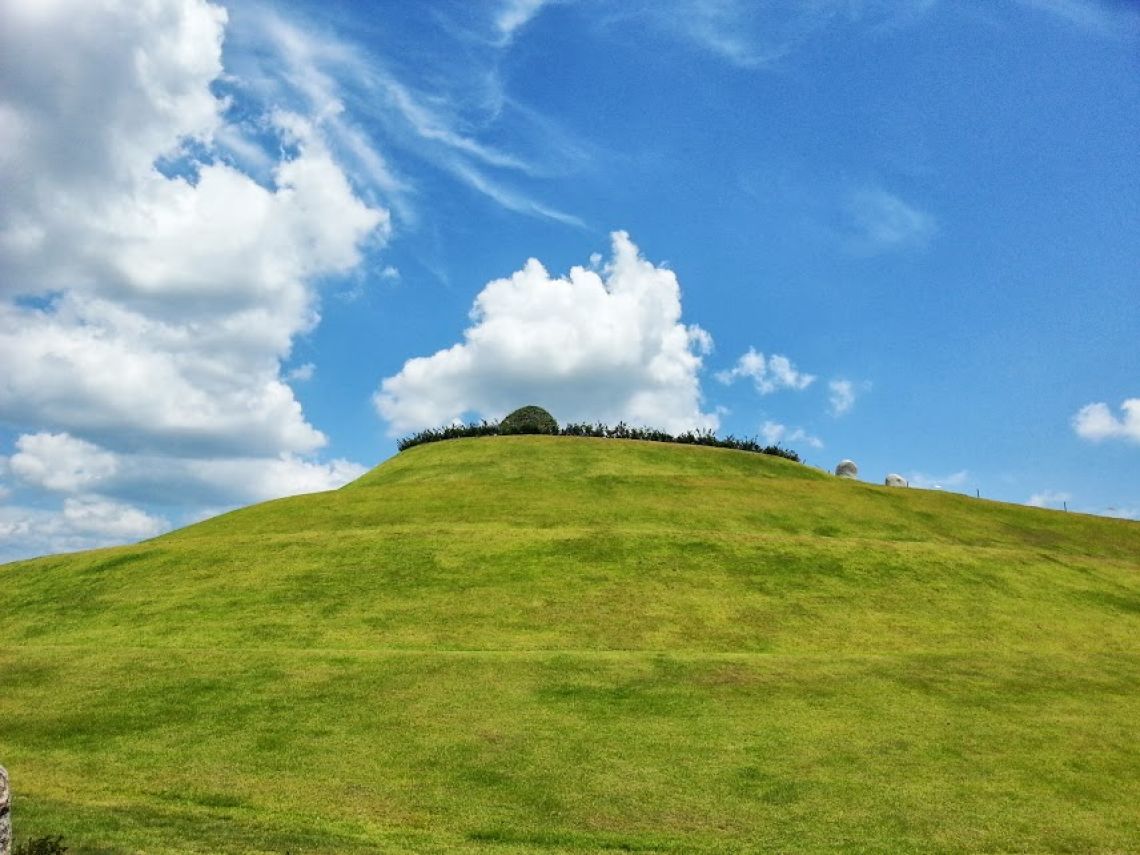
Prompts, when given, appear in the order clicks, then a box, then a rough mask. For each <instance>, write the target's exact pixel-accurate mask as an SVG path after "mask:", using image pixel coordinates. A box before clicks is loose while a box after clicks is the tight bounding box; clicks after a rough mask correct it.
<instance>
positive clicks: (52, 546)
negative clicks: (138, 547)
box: [0, 496, 170, 561]
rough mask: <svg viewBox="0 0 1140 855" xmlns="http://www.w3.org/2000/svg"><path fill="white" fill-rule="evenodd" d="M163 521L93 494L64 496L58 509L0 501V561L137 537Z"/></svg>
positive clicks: (151, 533) (150, 534)
mask: <svg viewBox="0 0 1140 855" xmlns="http://www.w3.org/2000/svg"><path fill="white" fill-rule="evenodd" d="M169 526H170V524H169V523H168V522H167V521H166V520H165V519H163V518H162V517H159V516H154V515H152V514H148V513H147V512H146V511H144V510H142V509H140V508H137V507H134V506H132V505H129V504H125V503H123V502H117V501H113V500H110V499H105V498H100V497H97V496H74V497H69V498H67V499H65V500H64V502H63V506H62V508H61V509H60V510H58V511H45V510H42V509H39V508H28V507H15V506H0V561H9V560H14V559H17V558H22V557H26V556H28V555H36V554H42V553H47V552H69V551H72V550H76V549H91V548H95V547H99V546H111V545H113V544H116V543H123V542H126V541H135V540H141V539H143V538H148V537H154V536H155V535H158V534H161V533H162V532H163V531H165V530H166V529H167V528H169Z"/></svg>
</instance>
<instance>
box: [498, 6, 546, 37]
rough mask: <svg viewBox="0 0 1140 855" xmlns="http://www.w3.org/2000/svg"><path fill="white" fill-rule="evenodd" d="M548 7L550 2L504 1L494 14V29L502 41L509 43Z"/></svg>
mask: <svg viewBox="0 0 1140 855" xmlns="http://www.w3.org/2000/svg"><path fill="white" fill-rule="evenodd" d="M549 5H550V0H504V2H503V5H502V6H500V7H499V10H498V11H497V12H496V13H495V28H496V29H497V30H498V31H499V34H500V36H501V37H502V39H503V40H504V41H508V42H509V41H510V40H511V39H513V38H514V36H515V33H516V32H518V31H519V30H520V29H522V28H523V27H525V26H526V25H527V24H528V23H530V21H531V20H532V19H533V18H535V16H537V15H538V13H539V12H541V11H542V8H543V7H544V6H549Z"/></svg>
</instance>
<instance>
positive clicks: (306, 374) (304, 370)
mask: <svg viewBox="0 0 1140 855" xmlns="http://www.w3.org/2000/svg"><path fill="white" fill-rule="evenodd" d="M316 373H317V366H315V365H313V363H311V362H306V363H305V364H304V365H298V366H297V367H296V368H292V369H290V370H289V373H288V374H286V375H285V379H286V380H296V381H297V382H299V383H305V382H307V381H309V380H312V379H313V375H314V374H316Z"/></svg>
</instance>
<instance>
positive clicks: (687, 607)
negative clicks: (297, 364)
mask: <svg viewBox="0 0 1140 855" xmlns="http://www.w3.org/2000/svg"><path fill="white" fill-rule="evenodd" d="M1138 721H1140V525H1138V524H1136V523H1130V522H1125V521H1119V520H1110V519H1101V518H1094V517H1086V516H1081V515H1077V514H1062V513H1057V512H1051V511H1044V510H1036V509H1032V508H1024V507H1017V506H1010V505H1002V504H998V503H993V502H980V501H977V500H974V499H970V498H968V497H964V496H958V495H952V494H943V493H936V492H926V491H919V490H900V489H888V488H884V487H876V486H872V485H867V484H862V483H856V482H850V481H842V480H839V479H835V478H832V477H830V476H827V475H824V474H823V473H820V472H817V471H815V470H812V469H810V468H807V467H804V466H800V465H797V464H794V463H790V462H788V461H784V460H780V459H775V458H771V457H766V456H763V455H757V454H747V453H743V452H734V451H725V450H719V449H708V448H700V447H689V446H672V445H660V444H654V443H635V442H621V441H614V440H591V439H570V438H559V437H497V438H486V439H475V440H458V441H452V442H444V443H437V444H434V445H425V446H419V447H416V448H413V449H410V450H409V451H406V452H404V453H402V454H400V455H398V456H397V457H395V458H393V459H391V460H389V461H387V462H386V463H384V464H383V465H381V466H379V467H378V468H376V469H375V470H373V471H372V472H370V473H369V474H368V475H366V476H364V477H363V478H361V479H360V480H358V481H356V482H355V483H353V484H350V485H348V486H346V487H344V488H343V489H341V490H338V491H335V492H331V493H323V494H316V495H309V496H301V497H296V498H291V499H283V500H279V501H275V502H268V503H265V504H262V505H258V506H255V507H251V508H246V509H244V510H241V511H236V512H233V513H230V514H227V515H225V516H222V517H218V518H215V519H212V520H208V521H206V522H203V523H200V524H198V525H195V526H191V527H189V528H186V529H182V530H180V531H177V532H173V533H171V534H168V535H165V536H163V537H160V538H156V539H155V540H152V541H149V542H147V543H144V544H139V545H137V546H131V547H123V548H116V549H106V550H97V551H93V552H87V553H81V554H75V555H65V556H55V557H48V558H42V559H37V560H34V561H25V562H19V563H15V564H8V565H4V566H2V567H0V763H3V764H4V765H6V766H8V768H9V770H10V772H11V775H12V785H13V792H14V796H15V806H14V821H15V829H16V833H17V835H18V837H17V840H19V839H20V837H21V836H22V837H23V838H25V839H26V838H27V837H29V836H32V835H40V834H48V833H52V834H63V835H65V837H66V841H67V842H68V843H69V844H70V845H71V847H72V849H71V852H72V855H75V853H128V852H131V853H135V852H138V853H143V852H145V853H167V852H201V853H216V852H225V853H231V852H232V853H238V852H242V853H252V852H266V853H269V852H272V853H284V852H286V851H291V852H293V853H364V852H451V851H458V852H486V853H494V855H500V853H515V852H519V853H521V852H535V851H541V852H549V853H555V852H604V851H614V850H618V851H634V852H708V853H714V852H732V851H740V852H746V851H832V850H837V849H838V850H848V851H854V852H906V851H914V852H932V851H947V852H950V851H982V850H985V851H1034V852H1040V851H1056V852H1071V851H1079V852H1086V851H1102V852H1125V851H1138V850H1140V824H1138V823H1137V821H1136V820H1137V813H1136V805H1137V804H1140V740H1138V739H1137V737H1136V723H1137V722H1138Z"/></svg>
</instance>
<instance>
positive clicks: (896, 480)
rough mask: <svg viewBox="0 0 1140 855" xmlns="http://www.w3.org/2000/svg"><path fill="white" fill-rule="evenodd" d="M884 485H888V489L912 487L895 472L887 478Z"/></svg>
mask: <svg viewBox="0 0 1140 855" xmlns="http://www.w3.org/2000/svg"><path fill="white" fill-rule="evenodd" d="M883 483H884V484H886V485H887V486H888V487H909V486H910V484H908V483H907V482H906V478H904V477H903V476H902V475H896V474H895V473H893V472H892V473H891V474H890V475H888V476H887V478H886V480H885V481H884V482H883Z"/></svg>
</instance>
